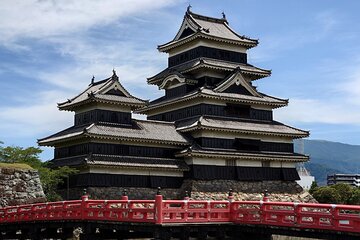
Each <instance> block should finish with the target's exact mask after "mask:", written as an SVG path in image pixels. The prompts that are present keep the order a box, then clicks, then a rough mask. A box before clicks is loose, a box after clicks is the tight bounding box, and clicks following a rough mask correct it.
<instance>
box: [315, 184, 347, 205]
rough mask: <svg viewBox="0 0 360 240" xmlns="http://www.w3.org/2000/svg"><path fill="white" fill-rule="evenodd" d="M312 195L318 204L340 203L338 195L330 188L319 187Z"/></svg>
mask: <svg viewBox="0 0 360 240" xmlns="http://www.w3.org/2000/svg"><path fill="white" fill-rule="evenodd" d="M312 195H313V197H314V198H315V199H316V200H317V201H318V202H320V203H339V202H340V201H341V196H340V194H339V193H338V192H337V191H336V189H335V188H332V187H319V188H318V189H316V190H315V191H314V193H313V194H312Z"/></svg>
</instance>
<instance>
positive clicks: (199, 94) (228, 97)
mask: <svg viewBox="0 0 360 240" xmlns="http://www.w3.org/2000/svg"><path fill="white" fill-rule="evenodd" d="M258 93H259V94H260V96H259V97H258V96H251V95H244V94H239V93H226V92H215V91H214V90H212V89H208V88H205V87H201V88H200V89H198V90H195V91H193V92H190V93H188V94H185V95H183V96H181V97H177V98H171V99H164V98H161V99H157V100H154V101H152V102H150V103H149V104H148V105H147V106H146V107H143V108H140V109H137V110H136V112H137V113H144V114H145V113H147V112H149V111H151V110H153V109H158V108H161V107H165V106H171V105H173V104H177V103H181V102H186V101H193V100H194V99H197V98H205V99H217V100H221V101H226V102H233V103H242V104H250V105H251V104H258V105H266V106H271V107H273V108H278V107H283V106H286V105H287V104H288V100H287V99H280V98H276V97H272V96H269V95H266V94H263V93H260V92H258ZM163 99H164V100H163Z"/></svg>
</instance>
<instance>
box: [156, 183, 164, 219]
mask: <svg viewBox="0 0 360 240" xmlns="http://www.w3.org/2000/svg"><path fill="white" fill-rule="evenodd" d="M160 190H161V188H160V187H158V190H157V193H156V196H155V223H156V224H162V223H163V196H162V195H161V192H160Z"/></svg>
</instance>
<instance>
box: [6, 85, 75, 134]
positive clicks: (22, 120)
mask: <svg viewBox="0 0 360 240" xmlns="http://www.w3.org/2000/svg"><path fill="white" fill-rule="evenodd" d="M65 95H66V93H64V92H61V91H47V92H45V91H44V92H42V93H40V94H38V95H37V96H36V99H32V100H33V101H34V102H36V104H28V105H22V106H16V107H2V108H0V119H1V122H2V124H1V125H0V132H1V133H2V137H5V138H7V137H10V136H11V137H29V136H36V137H38V138H41V137H44V136H42V135H43V134H45V133H47V134H48V133H50V132H51V133H55V132H57V131H59V130H62V129H64V128H65V127H68V126H71V124H72V115H73V113H69V112H67V113H66V112H60V111H59V110H58V109H57V107H56V102H58V100H59V99H64V98H65ZM65 99H66V98H65ZM31 102H32V101H31Z"/></svg>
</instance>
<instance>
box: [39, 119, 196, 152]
mask: <svg viewBox="0 0 360 240" xmlns="http://www.w3.org/2000/svg"><path fill="white" fill-rule="evenodd" d="M133 121H134V122H133V126H132V127H123V126H120V125H118V124H109V123H96V124H95V123H92V124H90V125H86V126H82V127H71V128H68V129H66V130H64V131H61V132H59V133H56V134H54V135H51V136H49V137H46V138H43V139H39V140H38V144H39V145H40V146H54V145H56V144H59V143H62V142H67V141H70V140H74V139H79V138H89V137H90V138H98V139H113V140H124V141H133V142H145V143H146V142H148V143H162V144H169V145H188V144H189V143H188V140H187V139H186V138H185V137H184V136H183V135H182V134H181V133H178V132H177V131H176V129H175V126H174V124H173V123H169V122H160V121H149V120H139V119H134V120H133Z"/></svg>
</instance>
